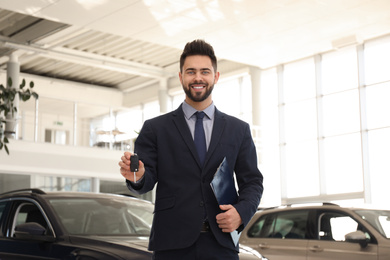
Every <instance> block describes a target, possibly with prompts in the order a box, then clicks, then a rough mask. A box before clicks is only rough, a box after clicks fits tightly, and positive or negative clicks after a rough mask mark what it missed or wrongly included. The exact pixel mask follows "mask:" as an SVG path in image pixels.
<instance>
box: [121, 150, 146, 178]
mask: <svg viewBox="0 0 390 260" xmlns="http://www.w3.org/2000/svg"><path fill="white" fill-rule="evenodd" d="M131 155H132V154H131V153H129V152H125V153H124V154H123V156H122V157H121V161H119V163H118V164H119V166H120V167H121V168H120V173H121V174H122V176H123V177H125V178H126V179H127V180H129V181H132V182H136V181H138V180H139V179H141V177H142V176H143V175H144V174H145V167H144V164H143V163H142V161H139V168H138V172H136V173H135V176H136V179H135V180H134V172H132V171H130V156H131Z"/></svg>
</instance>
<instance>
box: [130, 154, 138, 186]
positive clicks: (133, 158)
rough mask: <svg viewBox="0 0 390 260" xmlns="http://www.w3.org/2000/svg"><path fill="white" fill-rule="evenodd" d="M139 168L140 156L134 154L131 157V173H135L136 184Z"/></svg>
mask: <svg viewBox="0 0 390 260" xmlns="http://www.w3.org/2000/svg"><path fill="white" fill-rule="evenodd" d="M138 167H139V159H138V155H137V154H136V153H134V154H133V155H132V156H130V171H132V172H134V182H135V183H136V182H137V176H136V174H135V173H136V172H138Z"/></svg>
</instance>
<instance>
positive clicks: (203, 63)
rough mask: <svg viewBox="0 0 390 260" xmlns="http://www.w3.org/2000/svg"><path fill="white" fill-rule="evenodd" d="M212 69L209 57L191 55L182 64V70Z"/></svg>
mask: <svg viewBox="0 0 390 260" xmlns="http://www.w3.org/2000/svg"><path fill="white" fill-rule="evenodd" d="M206 68H208V69H212V68H213V64H212V63H211V59H210V57H209V56H205V55H192V56H188V57H187V58H186V59H185V61H184V64H183V69H184V70H186V69H206Z"/></svg>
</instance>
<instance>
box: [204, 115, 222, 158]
mask: <svg viewBox="0 0 390 260" xmlns="http://www.w3.org/2000/svg"><path fill="white" fill-rule="evenodd" d="M225 125H226V119H225V117H224V115H223V114H222V113H221V112H220V111H219V110H218V109H217V108H215V117H214V125H213V132H212V134H211V140H210V145H209V149H208V151H207V154H206V159H205V164H207V162H208V160H209V159H210V158H211V156H212V154H213V153H214V151H215V149H216V148H217V146H218V143H219V142H220V140H221V137H222V133H223V130H224V129H225Z"/></svg>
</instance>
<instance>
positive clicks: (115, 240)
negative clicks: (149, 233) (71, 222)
mask: <svg viewBox="0 0 390 260" xmlns="http://www.w3.org/2000/svg"><path fill="white" fill-rule="evenodd" d="M69 240H70V242H71V243H72V244H78V245H80V244H89V245H90V246H93V247H98V248H100V249H102V247H106V246H107V247H110V248H112V247H117V248H121V247H122V248H128V247H131V248H134V249H136V250H140V251H148V244H149V237H145V236H76V235H74V236H70V237H69Z"/></svg>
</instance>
